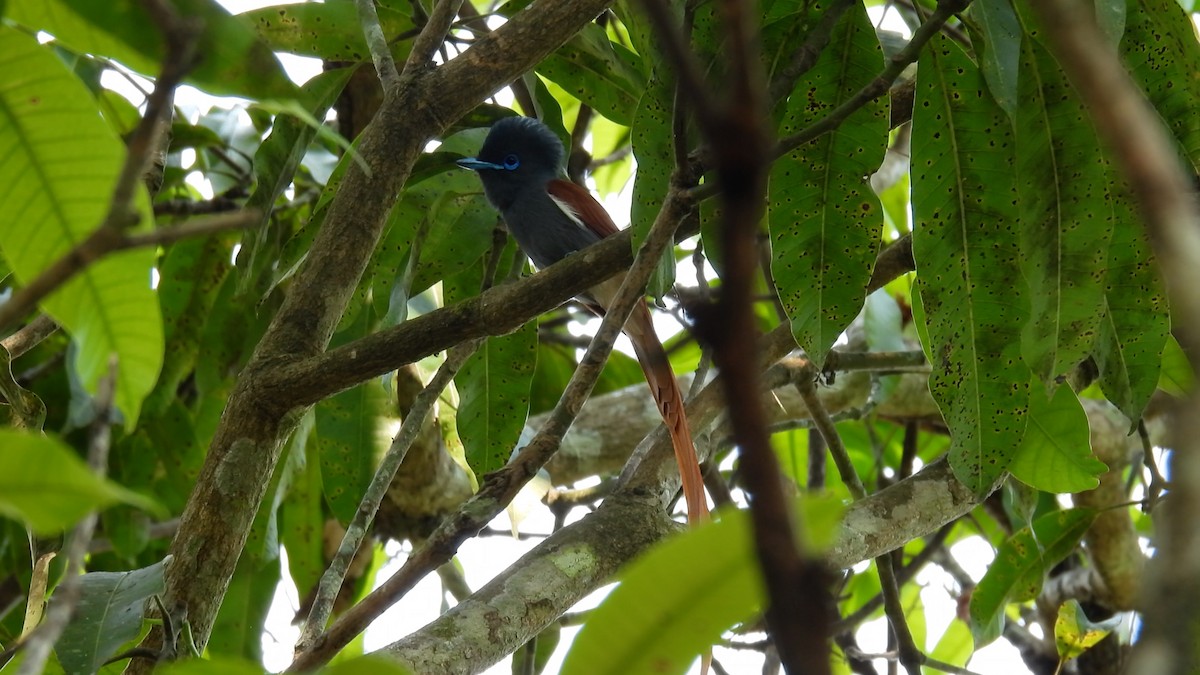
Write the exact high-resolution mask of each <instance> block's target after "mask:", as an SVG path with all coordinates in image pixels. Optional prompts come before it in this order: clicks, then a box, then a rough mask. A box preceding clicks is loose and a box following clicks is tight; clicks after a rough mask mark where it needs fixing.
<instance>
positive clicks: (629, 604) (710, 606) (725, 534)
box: [562, 510, 766, 675]
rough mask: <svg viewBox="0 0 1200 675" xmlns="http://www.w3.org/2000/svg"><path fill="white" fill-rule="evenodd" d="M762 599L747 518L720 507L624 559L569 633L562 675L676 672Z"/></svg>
mask: <svg viewBox="0 0 1200 675" xmlns="http://www.w3.org/2000/svg"><path fill="white" fill-rule="evenodd" d="M765 601H766V596H765V592H764V589H763V585H762V580H761V577H760V572H759V569H758V563H757V560H756V558H755V556H754V549H753V544H752V540H751V534H750V517H749V515H748V514H747V513H745V512H743V511H736V510H726V511H723V512H722V513H721V515H720V520H716V521H713V522H709V523H704V524H702V525H700V526H699V527H696V528H693V529H689V530H688V531H687V532H683V533H681V534H679V535H677V536H674V537H672V538H670V539H668V540H667V541H665V542H663V543H662V544H661V545H659V546H656V547H655V548H654V549H652V550H651V551H650V552H649V553H647V554H646V555H645V556H643V557H641V558H640V559H638V560H637V561H635V562H634V563H632V564H631V565H630V566H629V568H628V569H627V570H626V571H625V572H624V574H622V577H621V583H620V585H619V586H617V587H616V589H614V590H613V592H612V593H610V594H609V595H608V597H607V598H605V599H604V602H602V603H601V604H600V606H599V607H597V608H596V609H595V610H593V612H592V613H591V616H589V617H588V620H587V623H585V624H584V626H583V629H582V630H581V631H579V634H578V635H577V636H576V637H575V641H574V643H573V644H572V646H571V651H570V652H568V653H567V658H566V660H565V662H564V663H563V668H562V672H563V673H564V675H576V674H581V673H586V674H587V675H605V674H606V673H612V674H614V675H615V674H617V673H621V674H624V673H650V672H653V673H663V674H666V673H683V672H685V671H686V670H687V668H688V666H689V665H690V664H691V663H692V662H693V661H694V660H696V657H697V656H698V655H699V654H701V653H702V652H703V651H704V650H705V649H707V648H708V647H709V646H710V645H712V644H713V643H714V642H715V641H716V640H717V639H718V638H720V636H721V633H722V632H724V631H725V630H727V629H729V628H730V627H732V626H734V625H735V624H737V623H739V622H742V621H747V620H749V619H751V618H753V617H755V616H757V615H758V614H759V612H761V611H762V607H763V604H764V603H765Z"/></svg>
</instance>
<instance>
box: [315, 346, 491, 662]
mask: <svg viewBox="0 0 1200 675" xmlns="http://www.w3.org/2000/svg"><path fill="white" fill-rule="evenodd" d="M481 342H482V341H481V340H471V341H469V342H465V343H463V344H460V345H457V346H455V347H453V348H452V349H450V350H449V351H448V352H447V353H446V360H445V362H443V363H442V365H441V367H440V368H438V370H437V373H435V374H434V376H433V379H431V380H430V381H429V384H428V385H426V386H425V388H424V389H422V390H421V393H419V394H417V396H416V399H414V400H413V404H412V407H411V408H410V409H409V411H408V414H407V415H405V416H404V422H403V423H402V424H401V425H400V431H399V432H397V433H396V437H395V439H393V440H392V444H391V447H389V448H388V451H387V453H386V454H384V456H383V459H382V460H381V461H380V462H379V468H378V469H376V470H375V475H374V477H372V478H371V483H370V485H368V486H367V489H366V491H365V493H364V494H363V497H362V500H361V501H360V502H359V505H358V510H357V511H355V512H354V520H353V521H351V523H350V525H349V526H348V527H347V528H346V533H345V534H344V535H343V536H342V543H341V544H340V545H339V546H338V550H337V553H336V554H334V556H333V560H331V561H330V562H329V567H327V568H326V569H325V573H324V574H322V575H321V581H320V584H319V585H318V586H317V595H316V597H315V598H314V599H313V603H312V607H310V608H309V611H308V618H307V619H306V620H305V622H304V627H303V628H302V629H301V631H300V637H299V639H298V640H297V642H296V650H297V651H298V652H300V651H304V650H305V649H306V648H307V647H308V645H310V644H312V642H313V640H315V639H316V637H317V636H318V635H319V634H320V633H321V631H322V630H324V629H325V624H326V622H328V621H329V614H330V613H331V612H332V611H333V603H334V600H336V599H337V595H338V592H339V591H340V590H341V588H342V581H343V580H345V578H346V571H347V570H348V569H350V564H351V563H352V562H353V560H354V555H355V553H357V552H358V549H359V547H360V546H361V545H362V542H363V540H364V539H366V537H367V534H368V533H369V531H370V529H371V523H372V522H373V521H374V520H375V514H376V513H377V512H378V511H379V504H380V503H381V502H382V501H383V498H384V496H385V495H386V494H387V490H388V487H389V486H391V484H392V479H393V478H395V477H396V470H397V469H399V468H400V464H401V463H402V462H403V461H404V456H405V455H406V454H408V449H409V448H410V447H412V444H413V442H414V441H415V440H416V439H417V436H418V435H419V434H420V433H421V427H422V426H424V424H425V419H426V418H427V417H428V416H429V413H430V411H432V410H433V406H434V404H435V403H437V400H438V397H439V396H441V395H442V390H443V389H445V388H446V386H447V385H449V384H450V380H451V379H453V378H454V374H455V373H457V372H458V370H459V368H461V367H462V365H463V364H464V363H466V361H467V359H468V358H470V356H471V355H472V354H474V353H475V351H476V349H478V347H479V345H480V344H481Z"/></svg>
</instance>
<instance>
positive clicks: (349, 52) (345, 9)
mask: <svg viewBox="0 0 1200 675" xmlns="http://www.w3.org/2000/svg"><path fill="white" fill-rule="evenodd" d="M375 11H376V14H377V16H378V17H379V25H380V28H382V29H383V34H384V36H386V37H388V38H389V42H388V44H389V46H390V47H391V48H392V49H391V51H392V58H393V59H395V60H396V62H398V63H403V62H404V60H405V59H406V58H407V56H408V52H409V50H410V49H411V47H412V40H404V39H398V38H400V36H401V35H402V34H404V33H407V32H409V31H412V30H413V29H414V26H413V20H412V16H411V15H409V14H406V13H404V12H403V11H397V10H396V8H394V7H388V6H386V5H379V6H377V7H376V8H375ZM238 17H239V18H241V19H243V20H245V21H247V22H249V23H250V25H252V26H253V27H254V30H255V31H256V32H257V33H258V36H259V37H260V38H261V39H262V40H263V42H265V43H267V44H268V45H269V46H270V47H271V49H272V50H274V51H277V52H289V53H292V54H295V55H297V56H310V57H312V58H317V59H322V60H324V61H366V62H370V60H371V52H370V50H368V49H367V42H366V40H365V39H364V38H363V30H362V24H361V23H360V22H359V19H358V10H357V9H356V8H355V6H354V4H353V3H349V2H324V3H314V2H305V3H298V4H279V5H276V6H274V7H261V8H259V9H252V10H250V11H248V12H243V13H241V14H239V15H238Z"/></svg>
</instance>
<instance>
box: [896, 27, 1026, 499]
mask: <svg viewBox="0 0 1200 675" xmlns="http://www.w3.org/2000/svg"><path fill="white" fill-rule="evenodd" d="M919 72H920V75H919V76H918V81H917V94H916V97H917V98H916V104H915V108H914V113H913V142H912V181H913V208H914V212H915V216H916V218H915V220H916V224H917V227H916V229H915V231H914V233H913V258H914V259H915V260H916V263H917V275H918V276H919V278H920V282H921V286H920V288H921V299H922V301H923V305H924V310H925V316H926V323H927V328H928V335H929V353H930V355H931V359H930V361H931V364H932V366H933V374H932V375H931V376H930V379H929V387H930V391H931V392H932V393H933V397H934V399H935V400H936V401H937V404H938V407H939V408H940V409H941V411H942V416H943V418H945V420H946V423H947V425H948V426H949V427H950V436H951V440H952V444H951V446H950V465H951V467H952V468H953V469H954V474H955V476H957V477H958V479H959V480H960V481H962V482H963V483H964V484H965V485H967V486H968V487H969V488H970V489H972V490H974V491H975V492H976V493H977V494H987V493H988V492H990V491H991V489H992V487H993V486H994V485H995V484H996V481H997V480H999V478H1000V477H1001V476H1002V475H1004V471H1005V470H1006V469H1007V468H1008V464H1009V462H1010V461H1011V459H1012V457H1013V455H1014V454H1015V453H1016V451H1017V448H1018V446H1019V445H1020V443H1021V438H1022V437H1023V436H1024V435H1025V422H1026V416H1027V412H1028V406H1029V369H1028V367H1026V366H1025V363H1024V362H1023V361H1022V359H1021V341H1020V327H1021V325H1022V324H1023V323H1024V322H1025V320H1026V317H1027V316H1028V314H1029V299H1028V298H1027V297H1026V294H1025V292H1024V289H1023V288H1022V284H1020V283H1013V271H1014V270H1016V269H1019V268H1020V255H1021V253H1020V247H1019V245H1018V242H1019V219H1018V215H1017V209H1016V202H1017V194H1016V188H1015V186H1014V185H1013V177H1012V165H1013V137H1012V136H1013V133H1012V128H1011V127H1010V125H1009V120H1008V117H1007V116H1006V115H1005V114H1004V111H1003V110H1001V109H1000V108H999V106H997V105H996V104H995V103H994V102H993V101H992V100H991V98H990V96H989V95H988V93H987V86H986V84H985V83H984V81H983V76H982V74H981V73H980V72H979V70H978V69H977V68H976V67H975V65H974V64H973V63H972V62H971V61H970V59H968V58H967V56H966V55H965V54H963V53H962V51H961V50H960V49H959V48H958V46H956V45H955V44H953V43H952V42H950V40H949V39H947V38H943V37H940V36H938V37H935V38H934V39H933V40H932V41H931V42H930V44H929V47H928V48H927V49H926V50H925V51H924V52H923V53H922V55H921V61H920V65H919Z"/></svg>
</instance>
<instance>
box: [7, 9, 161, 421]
mask: <svg viewBox="0 0 1200 675" xmlns="http://www.w3.org/2000/svg"><path fill="white" fill-rule="evenodd" d="M0 73H4V75H3V76H2V77H0V156H2V157H4V161H3V162H0V186H3V187H2V188H0V212H3V213H5V214H8V217H6V218H5V219H4V221H3V223H2V224H0V252H3V254H4V257H5V258H6V259H7V261H8V263H9V265H10V266H11V268H12V271H13V272H14V273H15V274H16V276H17V278H18V279H20V280H21V281H22V282H25V283H28V282H29V281H30V280H32V279H33V278H35V277H36V276H37V275H38V274H39V273H40V272H41V271H42V270H44V269H46V268H47V267H49V266H50V264H51V263H52V262H54V261H55V260H57V259H58V258H60V257H61V256H63V255H64V254H65V253H66V252H67V251H69V250H70V249H71V248H73V247H74V246H75V245H77V244H78V243H80V242H81V241H83V240H84V239H85V238H86V237H88V236H89V235H90V234H91V233H92V232H93V231H94V230H95V229H96V227H98V226H99V225H100V223H101V222H102V221H103V220H104V216H105V214H106V213H107V211H108V204H109V200H110V199H111V197H112V191H113V186H114V185H115V184H116V181H117V174H118V172H119V171H120V168H121V163H122V161H123V160H124V157H125V148H124V146H123V145H122V144H121V141H120V140H119V139H118V138H117V137H116V135H115V134H114V133H113V131H112V129H111V128H110V127H109V125H108V124H107V123H106V122H105V121H104V120H103V119H102V118H101V117H100V115H99V114H98V111H97V108H96V102H95V100H94V99H93V98H92V95H91V93H89V92H88V90H87V88H86V87H84V86H83V84H82V83H80V82H79V80H77V79H75V77H74V76H73V75H72V74H71V72H70V71H69V70H67V69H66V68H65V67H64V66H63V64H62V61H60V60H59V59H58V58H56V57H55V56H54V55H53V54H52V53H51V52H50V50H49V49H48V48H46V47H44V46H41V45H39V44H38V43H37V40H36V39H34V38H32V37H30V36H27V35H25V34H23V33H21V32H19V31H17V30H16V29H13V28H8V27H4V26H0ZM134 194H135V198H134V203H133V208H134V211H135V215H137V216H138V217H139V218H140V219H141V225H142V226H143V227H148V226H149V225H150V223H152V222H153V221H154V217H153V214H152V212H151V210H150V198H149V195H148V194H147V193H146V190H145V188H144V187H143V186H142V185H141V183H140V182H139V183H138V185H137V186H136V187H135V192H134ZM153 264H154V251H153V250H152V249H149V248H142V249H135V250H130V251H124V252H121V253H117V254H114V255H111V256H108V257H106V258H104V259H102V260H100V261H98V262H96V263H95V264H93V265H91V266H89V267H87V268H86V269H84V270H83V271H82V272H80V273H79V274H77V275H76V276H75V277H74V278H73V279H72V280H71V281H68V282H67V283H66V284H64V285H63V286H62V287H60V288H59V290H57V291H56V292H55V293H53V294H51V295H50V296H49V297H47V298H46V299H45V300H43V301H42V308H43V309H45V310H46V312H48V313H49V314H50V315H51V316H53V317H54V318H55V320H57V321H58V322H59V324H61V325H62V326H63V327H64V328H66V329H67V331H68V332H69V333H70V334H71V336H72V338H73V339H74V340H75V342H76V343H77V345H78V347H79V350H78V354H77V357H76V359H75V363H74V367H75V369H76V372H77V373H78V374H79V376H80V379H81V380H82V381H83V383H84V386H85V387H86V388H87V389H88V391H91V392H95V391H96V385H97V383H98V382H99V381H100V378H102V377H105V376H107V375H108V372H109V357H110V356H112V355H114V354H115V355H116V357H117V361H118V363H117V380H116V385H117V388H116V404H117V406H118V407H119V408H120V409H121V411H122V412H123V413H124V415H125V423H126V427H127V428H132V427H133V426H134V425H135V424H136V423H137V418H138V413H139V411H140V409H141V404H142V399H143V398H145V396H146V394H147V393H148V392H149V391H150V389H151V388H152V387H153V386H154V382H155V380H156V379H157V378H158V373H159V368H160V367H161V365H162V358H163V338H162V319H161V318H160V316H159V312H158V301H157V299H156V298H155V294H154V291H153V290H152V289H151V288H150V270H151V268H152V266H153Z"/></svg>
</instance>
